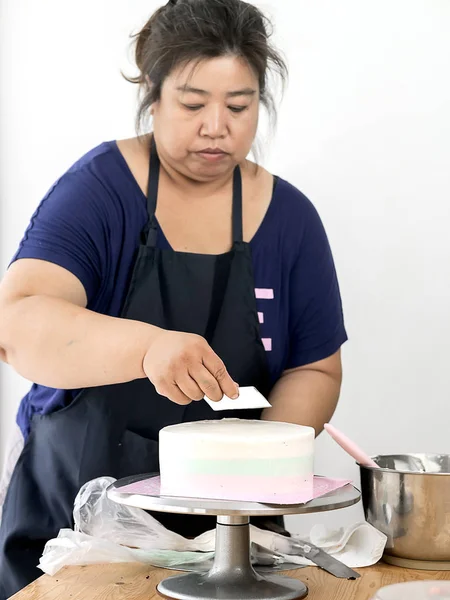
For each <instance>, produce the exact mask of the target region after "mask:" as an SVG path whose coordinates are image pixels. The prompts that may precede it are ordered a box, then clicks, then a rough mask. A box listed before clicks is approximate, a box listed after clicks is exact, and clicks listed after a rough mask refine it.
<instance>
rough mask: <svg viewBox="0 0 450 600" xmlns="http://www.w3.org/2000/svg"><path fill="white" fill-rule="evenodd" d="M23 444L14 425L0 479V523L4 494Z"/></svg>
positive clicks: (19, 433) (17, 427)
mask: <svg viewBox="0 0 450 600" xmlns="http://www.w3.org/2000/svg"><path fill="white" fill-rule="evenodd" d="M24 444H25V442H24V439H23V435H22V432H21V431H20V429H19V426H18V425H17V423H15V424H14V429H13V431H12V433H11V435H10V437H9V440H8V444H7V448H6V452H5V462H4V464H3V470H2V477H1V479H0V523H1V522H2V512H3V504H4V503H5V497H6V492H7V491H8V487H9V483H10V481H11V477H12V474H13V471H14V469H15V467H16V464H17V461H18V460H19V456H20V454H21V453H22V450H23V447H24Z"/></svg>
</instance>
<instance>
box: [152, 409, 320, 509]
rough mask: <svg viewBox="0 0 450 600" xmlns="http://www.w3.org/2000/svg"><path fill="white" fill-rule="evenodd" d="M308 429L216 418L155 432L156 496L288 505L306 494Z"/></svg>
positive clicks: (310, 454) (309, 481)
mask: <svg viewBox="0 0 450 600" xmlns="http://www.w3.org/2000/svg"><path fill="white" fill-rule="evenodd" d="M314 437H315V433H314V429H313V428H312V427H302V426H300V425H293V424H291V423H278V422H275V421H256V420H244V419H242V420H241V419H222V420H219V421H196V422H191V423H180V424H179V425H170V426H169V427H165V428H164V429H162V430H161V431H160V433H159V463H160V474H161V495H163V496H182V497H190V498H213V499H221V500H241V501H245V500H249V501H255V502H266V503H273V504H283V503H289V502H290V500H291V499H292V496H293V495H298V494H299V493H310V492H312V485H313V470H314Z"/></svg>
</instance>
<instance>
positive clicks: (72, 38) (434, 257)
mask: <svg viewBox="0 0 450 600" xmlns="http://www.w3.org/2000/svg"><path fill="white" fill-rule="evenodd" d="M256 4H258V5H259V6H261V7H262V8H263V9H266V10H268V12H269V14H271V15H272V16H273V17H274V18H275V23H276V36H275V38H276V41H277V43H278V45H279V46H281V48H282V49H283V50H284V51H285V53H286V55H287V58H288V60H289V63H290V85H289V88H288V90H287V93H286V96H285V100H284V103H283V105H282V107H281V110H280V118H279V126H278V131H277V135H276V137H275V139H274V140H273V141H272V142H271V143H270V144H269V145H268V147H267V151H266V156H265V160H264V164H265V166H266V167H268V168H269V169H270V170H272V171H273V172H275V173H278V174H280V175H281V176H283V177H284V178H286V179H288V180H290V181H291V182H292V183H294V184H295V185H296V186H298V187H299V188H300V189H301V190H302V191H303V192H304V193H306V194H307V195H308V196H309V197H310V198H311V199H312V200H313V202H314V203H315V204H316V206H317V207H318V209H319V211H320V213H321V215H322V218H323V220H324V222H325V225H326V227H327V230H328V234H329V237H330V240H331V243H332V247H333V251H334V255H335V260H336V263H337V267H338V272H339V277H340V283H341V287H342V294H343V299H344V304H345V312H346V320H347V327H348V331H349V335H350V339H351V341H350V343H348V345H347V346H346V347H345V352H344V366H345V382H344V386H343V392H342V399H341V402H340V406H339V409H338V411H337V414H336V416H335V420H334V423H335V424H336V425H337V426H339V427H341V428H342V429H344V430H345V431H346V432H347V433H348V434H349V435H350V436H351V437H353V438H354V439H355V440H356V441H357V442H359V443H360V444H361V445H362V446H363V447H364V448H365V449H366V450H367V451H368V452H369V453H387V452H391V451H398V452H414V451H422V452H450V436H449V417H450V386H449V375H450V369H449V366H448V365H449V362H450V315H449V311H450V234H449V230H450V168H449V159H450V141H449V140H450V77H449V73H450V35H449V32H450V2H448V0H377V1H376V2H375V1H374V0H373V1H368V0H340V1H339V2H336V1H335V0H276V2H275V0H273V1H272V2H256ZM158 5H159V4H158V3H157V2H154V1H151V0H131V1H130V2H126V3H125V2H122V1H119V0H95V2H93V1H92V0H89V1H88V0H78V2H76V3H74V2H72V3H67V2H59V1H56V0H41V1H40V2H35V1H33V0H2V1H1V2H0V7H1V8H0V10H1V11H2V14H1V17H0V28H1V29H0V44H1V46H0V56H1V64H0V92H1V114H0V119H1V120H0V130H1V137H0V169H1V174H0V200H1V201H0V210H1V232H0V236H1V238H0V243H1V246H0V250H1V270H2V271H3V270H4V269H5V268H6V266H7V263H8V260H9V258H10V257H11V255H12V254H13V253H14V251H15V249H16V247H17V244H18V242H19V240H20V238H21V236H22V233H23V231H24V229H25V227H26V226H27V223H28V220H29V218H30V216H31V214H32V212H33V210H34V208H35V207H36V205H37V203H38V202H39V200H40V199H41V197H42V196H43V195H44V193H45V192H46V190H47V189H48V188H49V187H50V185H51V183H52V182H53V181H54V180H55V179H56V178H57V177H58V176H59V175H60V174H61V173H62V172H64V171H65V170H66V169H67V168H68V167H69V165H70V164H71V163H72V162H74V161H75V160H76V159H77V158H78V157H79V156H80V155H82V154H83V153H84V152H85V151H87V150H88V149H90V148H91V147H93V146H95V145H97V144H98V143H100V142H101V141H103V140H106V139H113V138H120V137H127V136H131V135H133V133H134V107H135V90H134V87H133V86H132V85H131V84H128V83H127V82H125V81H124V80H123V79H122V78H121V76H120V73H119V69H120V68H124V67H126V66H127V65H128V62H127V56H130V54H129V53H128V50H127V49H128V43H129V39H128V34H129V33H130V32H131V31H133V30H136V28H137V27H138V26H139V25H141V24H142V23H143V21H144V19H145V18H146V17H147V16H148V15H149V14H150V13H151V12H152V11H153V10H154V9H155V8H156V7H157V6H158ZM27 387H28V383H27V382H24V381H23V380H21V379H20V378H19V377H18V376H17V375H15V374H14V373H13V372H12V371H11V370H10V369H9V368H6V367H2V370H1V388H0V454H1V453H2V452H3V451H4V444H5V441H6V437H7V435H8V432H9V431H10V429H11V426H12V422H13V419H14V415H15V411H16V407H17V404H18V402H19V400H20V397H21V395H22V394H23V393H24V392H25V390H26V389H27ZM316 471H317V472H319V473H324V474H328V475H331V476H344V477H350V478H355V480H356V481H357V478H358V473H357V469H356V467H355V466H354V465H353V463H352V460H351V459H349V458H348V457H347V456H346V455H345V454H344V453H343V452H342V451H341V450H340V449H338V448H337V446H336V445H334V443H333V442H331V441H330V440H329V439H328V438H327V437H326V436H321V438H319V441H318V444H317V467H316ZM359 511H360V507H356V508H354V509H347V510H346V511H343V513H342V512H340V513H339V515H327V516H326V517H324V519H323V520H324V521H327V522H328V520H329V519H330V518H331V519H334V520H335V519H336V518H337V517H339V519H340V520H341V521H342V520H343V521H346V520H349V519H353V518H355V516H356V515H359V514H360V512H359ZM316 519H317V517H314V519H312V520H316ZM310 520H311V519H310ZM320 520H322V518H320ZM307 523H309V521H308V520H306V521H305V520H303V521H301V520H300V519H299V518H297V517H296V518H294V520H291V526H292V527H294V528H297V529H303V528H305V526H306V524H307Z"/></svg>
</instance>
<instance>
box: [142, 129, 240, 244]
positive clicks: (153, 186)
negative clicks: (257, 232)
mask: <svg viewBox="0 0 450 600" xmlns="http://www.w3.org/2000/svg"><path fill="white" fill-rule="evenodd" d="M160 164H161V163H160V160H159V156H158V151H157V149H156V142H155V136H154V135H152V141H151V145H150V165H149V172H148V189H147V213H148V218H149V228H148V234H147V246H153V247H154V246H156V239H157V235H158V227H157V221H156V217H155V213H156V205H157V201H158V186H159V170H160ZM243 239H244V238H243V227H242V176H241V169H240V167H239V165H237V166H236V168H235V169H234V172H233V243H236V242H242V241H243Z"/></svg>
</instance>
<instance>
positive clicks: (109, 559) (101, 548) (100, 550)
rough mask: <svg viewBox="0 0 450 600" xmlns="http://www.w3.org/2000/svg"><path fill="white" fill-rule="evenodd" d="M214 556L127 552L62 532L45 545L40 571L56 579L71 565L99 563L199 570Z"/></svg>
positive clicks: (100, 542) (74, 534)
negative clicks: (61, 570) (140, 563)
mask: <svg viewBox="0 0 450 600" xmlns="http://www.w3.org/2000/svg"><path fill="white" fill-rule="evenodd" d="M213 556H214V552H179V551H176V550H156V549H154V550H141V549H139V548H127V547H125V546H121V545H120V544H117V543H114V542H111V541H109V540H106V539H100V538H95V537H92V536H90V535H86V534H85V533H80V532H76V531H72V530H71V529H61V531H60V532H59V535H58V537H57V538H56V539H53V540H50V541H49V542H48V543H47V544H46V546H45V548H44V553H43V555H42V557H41V559H40V562H39V565H38V567H39V568H40V569H41V570H42V571H43V572H44V573H46V574H47V575H55V574H56V573H57V572H58V571H59V570H60V569H62V568H63V567H65V566H68V565H89V564H99V563H118V562H142V563H147V564H150V565H152V566H154V567H166V568H171V567H172V568H175V567H182V566H183V565H184V564H189V565H199V566H200V565H201V564H202V563H206V562H207V561H208V560H210V559H211V558H212V557H213Z"/></svg>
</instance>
